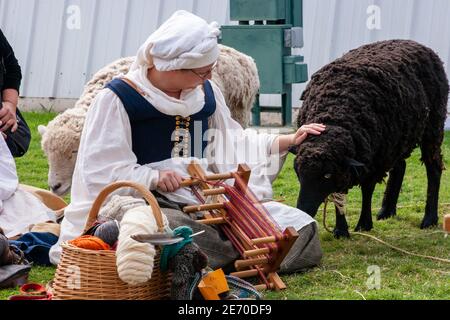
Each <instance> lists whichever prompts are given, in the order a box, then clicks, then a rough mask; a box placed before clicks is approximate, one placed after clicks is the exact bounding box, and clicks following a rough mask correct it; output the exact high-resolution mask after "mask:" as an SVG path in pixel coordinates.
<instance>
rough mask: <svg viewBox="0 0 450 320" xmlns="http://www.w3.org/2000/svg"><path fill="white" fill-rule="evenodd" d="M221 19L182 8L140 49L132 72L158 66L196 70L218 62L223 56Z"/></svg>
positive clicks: (165, 68)
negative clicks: (219, 39) (209, 20)
mask: <svg viewBox="0 0 450 320" xmlns="http://www.w3.org/2000/svg"><path fill="white" fill-rule="evenodd" d="M219 35H220V30H219V25H218V23H217V22H212V23H211V24H208V23H207V22H206V21H205V20H203V19H202V18H200V17H198V16H196V15H194V14H192V13H190V12H187V11H184V10H180V11H177V12H175V13H174V14H173V15H172V16H171V17H170V18H169V19H168V20H167V21H166V22H164V23H163V24H162V25H161V26H160V27H159V28H158V30H156V31H155V32H154V33H153V34H152V35H150V37H149V38H148V39H147V41H145V43H144V44H143V45H142V46H141V47H140V48H139V51H138V53H137V56H136V60H135V62H134V63H133V64H132V65H131V68H130V71H131V72H132V71H135V70H137V69H139V68H141V67H144V68H146V69H148V68H150V67H153V66H154V67H155V68H156V69H157V70H158V71H170V70H179V69H195V68H201V67H205V66H207V65H209V64H212V63H214V62H215V61H216V60H217V58H218V57H219V48H218V46H217V37H218V36H219Z"/></svg>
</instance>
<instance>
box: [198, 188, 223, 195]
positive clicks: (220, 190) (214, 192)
mask: <svg viewBox="0 0 450 320" xmlns="http://www.w3.org/2000/svg"><path fill="white" fill-rule="evenodd" d="M225 192H226V191H225V188H214V189H209V190H203V194H204V195H205V196H215V195H218V194H224V193H225Z"/></svg>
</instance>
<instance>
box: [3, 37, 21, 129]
mask: <svg viewBox="0 0 450 320" xmlns="http://www.w3.org/2000/svg"><path fill="white" fill-rule="evenodd" d="M0 58H1V60H2V65H1V66H0V67H1V68H4V70H2V72H4V77H3V83H2V87H1V97H2V101H1V102H2V108H1V109H0V128H1V129H0V131H2V132H5V131H6V130H8V129H10V128H11V131H12V132H14V131H16V129H17V119H16V109H17V104H18V100H19V89H20V83H21V81H22V71H21V68H20V65H19V63H18V61H17V59H16V56H15V55H14V51H13V49H12V48H11V45H10V44H9V42H8V40H7V39H6V37H5V36H4V34H3V33H2V32H1V30H0Z"/></svg>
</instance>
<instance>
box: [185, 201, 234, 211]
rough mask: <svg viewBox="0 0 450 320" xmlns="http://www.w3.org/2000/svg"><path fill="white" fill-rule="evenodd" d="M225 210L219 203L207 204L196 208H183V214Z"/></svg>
mask: <svg viewBox="0 0 450 320" xmlns="http://www.w3.org/2000/svg"><path fill="white" fill-rule="evenodd" d="M223 208H225V205H224V204H221V203H208V204H200V205H197V206H186V207H184V208H183V211H184V212H185V213H192V212H198V211H209V210H214V209H223Z"/></svg>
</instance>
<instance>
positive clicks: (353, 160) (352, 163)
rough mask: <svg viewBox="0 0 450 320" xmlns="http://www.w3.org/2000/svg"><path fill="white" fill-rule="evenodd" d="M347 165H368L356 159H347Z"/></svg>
mask: <svg viewBox="0 0 450 320" xmlns="http://www.w3.org/2000/svg"><path fill="white" fill-rule="evenodd" d="M346 160H347V164H348V165H349V166H351V167H365V166H366V165H365V164H364V163H361V162H359V161H357V160H355V159H352V158H347V159H346Z"/></svg>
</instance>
